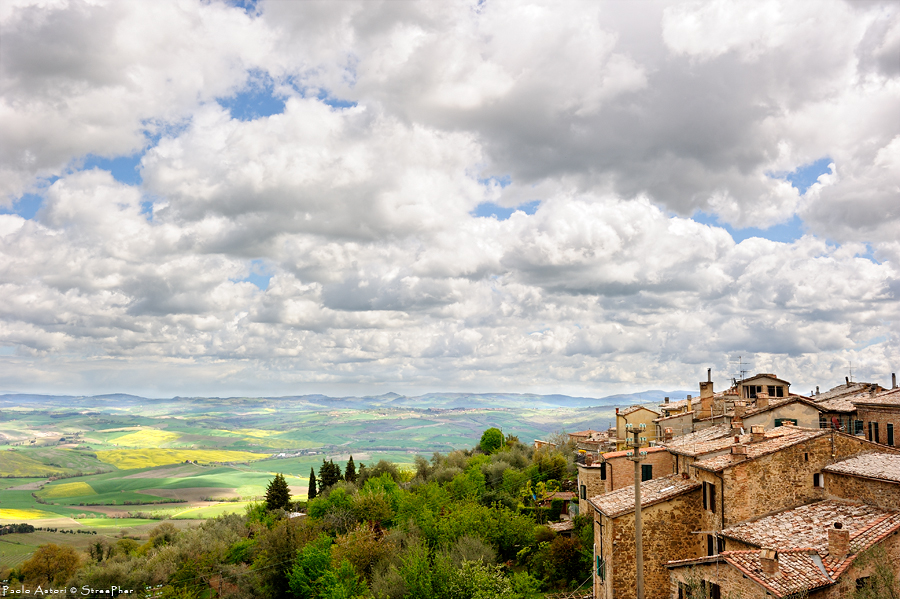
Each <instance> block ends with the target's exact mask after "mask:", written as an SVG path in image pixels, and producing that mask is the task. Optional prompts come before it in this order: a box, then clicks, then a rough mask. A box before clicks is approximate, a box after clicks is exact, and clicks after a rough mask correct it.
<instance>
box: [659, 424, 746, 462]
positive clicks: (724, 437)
mask: <svg viewBox="0 0 900 599" xmlns="http://www.w3.org/2000/svg"><path fill="white" fill-rule="evenodd" d="M730 439H731V425H729V424H717V425H715V426H711V427H709V428H705V429H703V430H699V431H696V432H693V433H688V434H686V435H683V436H681V437H675V438H674V439H672V440H671V441H666V445H665V446H666V448H667V449H668V450H669V451H671V452H672V453H677V454H680V455H687V456H698V455H703V454H704V453H709V452H710V451H721V450H722V449H723V447H722V444H723V443H724V444H725V445H728V444H730V443H731V440H730Z"/></svg>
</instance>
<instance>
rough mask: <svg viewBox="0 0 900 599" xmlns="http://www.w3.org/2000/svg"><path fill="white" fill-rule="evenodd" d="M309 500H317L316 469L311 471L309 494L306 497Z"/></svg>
mask: <svg viewBox="0 0 900 599" xmlns="http://www.w3.org/2000/svg"><path fill="white" fill-rule="evenodd" d="M306 496H307V497H308V498H309V499H315V498H316V469H315V468H310V469H309V493H307V495H306Z"/></svg>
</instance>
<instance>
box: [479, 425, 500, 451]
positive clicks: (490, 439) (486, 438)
mask: <svg viewBox="0 0 900 599" xmlns="http://www.w3.org/2000/svg"><path fill="white" fill-rule="evenodd" d="M478 447H480V448H481V451H483V452H484V453H494V452H495V451H497V450H498V449H500V448H501V447H503V433H502V432H501V431H500V429H499V428H494V427H491V428H489V429H487V430H486V431H484V433H483V434H482V435H481V442H480V443H479V444H478Z"/></svg>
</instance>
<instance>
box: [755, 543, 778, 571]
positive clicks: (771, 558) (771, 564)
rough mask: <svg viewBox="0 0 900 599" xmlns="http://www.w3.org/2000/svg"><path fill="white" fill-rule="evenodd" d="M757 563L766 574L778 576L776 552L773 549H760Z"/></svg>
mask: <svg viewBox="0 0 900 599" xmlns="http://www.w3.org/2000/svg"><path fill="white" fill-rule="evenodd" d="M759 565H760V566H762V571H763V574H765V575H766V576H778V552H777V551H775V550H774V549H760V550H759Z"/></svg>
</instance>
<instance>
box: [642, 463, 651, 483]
mask: <svg viewBox="0 0 900 599" xmlns="http://www.w3.org/2000/svg"><path fill="white" fill-rule="evenodd" d="M652 478H653V464H641V482H644V481H645V480H650V479H652Z"/></svg>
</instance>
